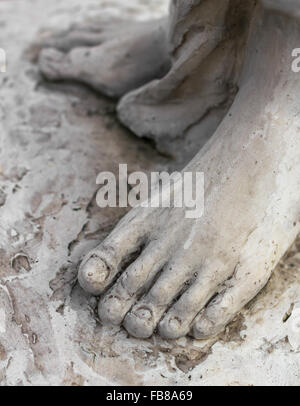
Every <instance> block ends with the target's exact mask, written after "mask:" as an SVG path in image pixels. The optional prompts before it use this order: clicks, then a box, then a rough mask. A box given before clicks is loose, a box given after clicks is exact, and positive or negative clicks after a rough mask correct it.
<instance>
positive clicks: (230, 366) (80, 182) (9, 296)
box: [0, 0, 300, 385]
mask: <svg viewBox="0 0 300 406" xmlns="http://www.w3.org/2000/svg"><path fill="white" fill-rule="evenodd" d="M165 9H166V2H162V1H159V0H155V1H154V0H152V1H151V4H150V5H147V4H144V3H142V2H139V1H138V0H130V2H129V1H126V3H125V2H122V1H120V0H110V1H106V2H104V1H101V0H86V1H85V2H82V1H81V0H65V1H64V4H63V6H62V4H61V2H60V1H58V0H52V1H51V2H45V1H42V0H27V1H26V2H13V1H10V2H1V4H0V15H1V17H0V26H1V42H0V47H1V48H4V49H5V50H6V53H7V57H8V66H7V73H6V74H0V88H1V98H0V117H1V122H0V136H1V168H0V176H1V177H0V189H1V190H2V191H3V193H5V197H6V198H5V199H2V200H1V202H3V204H2V206H1V207H0V218H1V228H0V252H1V256H0V382H1V385H37V384H46V385H54V384H58V385H61V384H63V385H105V384H137V385H142V384H150V385H151V384H155V385H178V384H182V385H185V384H187V385H188V384H192V385H214V384H218V385H261V384H265V385H299V383H300V375H299V366H300V354H299V335H300V330H299V327H297V324H299V318H300V316H299V311H298V310H297V309H299V304H298V303H299V300H300V299H299V298H300V260H299V255H300V254H299V251H300V243H299V242H298V244H297V243H296V244H295V245H294V247H292V249H291V250H290V252H289V254H288V255H287V256H286V258H285V259H284V260H283V261H282V262H281V264H279V266H278V267H277V270H276V271H275V273H274V275H273V277H272V279H271V281H270V282H269V284H268V285H267V287H266V288H265V289H264V290H263V291H262V292H261V293H260V294H259V296H258V297H257V298H255V300H253V301H252V302H251V303H250V304H249V305H248V306H247V308H246V309H245V310H244V311H243V312H242V314H240V315H239V316H238V317H237V318H236V320H235V321H234V322H233V323H231V325H230V326H229V327H228V328H227V329H226V332H225V333H223V334H222V335H221V336H219V337H216V338H214V339H211V340H208V341H197V340H192V339H187V338H184V339H180V340H178V341H176V342H167V341H164V340H162V339H161V338H159V337H156V336H154V337H153V338H151V339H149V340H137V339H131V338H129V337H128V336H127V334H126V332H125V331H124V330H123V329H118V328H117V329H110V328H107V327H105V328H104V327H103V326H101V325H100V323H98V321H97V318H96V316H95V312H94V310H95V308H96V305H97V303H96V300H95V299H94V298H93V297H91V296H89V295H87V294H85V293H84V292H83V291H82V289H80V287H79V286H78V284H77V281H76V275H77V266H78V262H79V261H80V259H81V258H82V256H83V255H84V254H85V253H86V252H87V251H88V250H89V249H91V248H93V247H94V246H96V245H97V244H98V242H99V241H100V240H101V239H103V238H104V237H105V235H107V233H108V232H109V231H110V230H111V229H112V227H113V226H114V224H115V223H116V222H117V220H118V219H119V218H120V217H121V216H122V215H123V214H124V212H123V211H122V210H120V209H109V210H100V209H99V208H97V207H96V205H95V201H94V197H95V192H96V190H97V185H96V183H95V180H96V176H97V174H98V172H99V171H101V170H105V171H107V170H110V171H117V169H118V164H119V163H120V162H127V163H128V165H129V170H131V171H134V170H146V171H149V170H153V169H157V168H166V167H168V166H169V165H172V164H171V163H170V162H168V161H166V160H165V159H164V158H162V157H160V156H159V155H158V154H157V153H156V152H155V151H154V150H153V149H152V148H151V147H150V146H149V145H148V144H146V143H144V142H143V141H141V140H139V139H136V138H135V137H133V136H132V135H131V134H129V133H128V132H126V131H125V130H124V128H122V127H121V126H119V124H118V123H117V121H116V119H115V115H114V114H113V111H114V106H113V104H112V103H111V102H110V101H108V100H106V99H104V98H99V97H97V96H95V94H93V93H92V92H90V91H89V90H87V89H85V88H83V87H79V86H73V85H51V86H49V85H45V84H44V83H43V82H41V78H40V76H39V74H38V69H37V67H36V66H35V65H34V64H33V63H32V62H31V61H32V60H34V56H35V50H34V49H33V48H32V47H31V48H30V49H29V47H30V45H31V44H32V43H33V42H34V40H35V39H36V38H37V36H38V33H39V32H40V30H41V29H44V30H55V29H57V28H58V27H59V28H63V27H65V28H66V27H68V25H69V24H70V23H74V22H76V21H80V20H82V19H84V18H86V17H91V16H93V17H94V16H95V14H96V13H97V12H98V11H97V10H99V14H101V16H102V17H103V14H104V15H105V13H107V15H109V14H110V15H120V13H122V14H123V15H124V14H126V15H127V16H128V17H130V16H132V17H134V18H148V17H150V16H159V15H161V13H162V12H163V10H165ZM1 196H2V195H1Z"/></svg>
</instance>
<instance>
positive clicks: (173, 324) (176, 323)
mask: <svg viewBox="0 0 300 406" xmlns="http://www.w3.org/2000/svg"><path fill="white" fill-rule="evenodd" d="M169 327H170V328H171V329H172V330H173V331H177V330H179V329H180V328H181V320H180V319H179V318H178V317H172V318H171V319H170V320H169Z"/></svg>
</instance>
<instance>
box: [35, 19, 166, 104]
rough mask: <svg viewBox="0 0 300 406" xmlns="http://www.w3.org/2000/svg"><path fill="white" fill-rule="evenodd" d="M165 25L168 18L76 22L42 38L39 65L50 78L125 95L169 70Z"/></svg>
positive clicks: (116, 95)
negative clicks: (81, 23) (65, 28)
mask: <svg viewBox="0 0 300 406" xmlns="http://www.w3.org/2000/svg"><path fill="white" fill-rule="evenodd" d="M165 27H166V21H165V20H164V19H163V20H155V21H148V22H133V21H123V20H115V21H111V22H110V23H107V22H106V23H105V22H103V23H99V24H97V25H95V24H90V25H88V24H87V25H86V26H84V27H72V28H71V29H69V30H67V31H64V32H62V33H58V34H55V35H53V36H52V37H51V38H49V39H47V40H46V41H44V43H43V47H44V49H43V50H42V51H41V53H40V56H39V66H40V70H41V72H42V73H43V75H44V76H45V77H46V78H47V79H48V80H55V81H56V80H75V81H79V82H82V83H85V84H87V85H89V86H91V87H92V88H94V89H95V90H97V91H99V92H101V93H103V94H105V95H108V96H111V97H121V96H122V95H124V94H125V93H127V92H129V91H130V90H132V89H136V88H137V87H139V86H142V85H143V84H145V83H147V82H149V81H150V80H152V79H154V78H159V77H161V76H163V75H164V74H165V73H166V72H167V71H168V69H169V67H170V59H169V52H168V44H167V38H166V32H165V31H166V30H165Z"/></svg>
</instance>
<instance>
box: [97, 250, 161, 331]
mask: <svg viewBox="0 0 300 406" xmlns="http://www.w3.org/2000/svg"><path fill="white" fill-rule="evenodd" d="M166 251H167V247H164V249H162V246H161V245H157V244H155V245H154V244H150V245H149V246H147V247H146V248H145V249H144V251H143V252H142V253H141V255H140V256H139V257H138V258H137V259H136V261H134V262H133V263H132V264H131V265H130V266H129V267H128V268H127V269H126V271H125V272H124V273H123V274H122V275H121V276H120V278H119V279H118V280H117V282H116V283H115V284H114V286H113V287H112V288H111V289H110V290H109V292H107V293H106V294H105V295H104V297H103V298H102V299H101V300H100V302H99V308H98V313H99V318H100V319H101V321H102V322H104V323H110V324H114V325H120V324H121V323H122V321H123V319H124V317H125V315H126V313H127V312H128V311H129V310H130V308H131V307H132V306H133V304H134V303H135V301H136V300H137V296H138V295H140V294H141V292H142V291H143V290H144V289H145V287H146V285H147V284H149V283H151V281H152V280H153V278H155V276H156V274H157V273H158V272H159V271H160V270H161V269H162V267H163V265H164V263H165V260H166V258H165V257H164V254H163V253H164V252H166Z"/></svg>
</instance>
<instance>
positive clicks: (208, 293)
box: [159, 262, 226, 339]
mask: <svg viewBox="0 0 300 406" xmlns="http://www.w3.org/2000/svg"><path fill="white" fill-rule="evenodd" d="M194 278H195V279H194V281H193V283H192V284H191V285H190V287H189V288H188V289H187V290H186V291H185V292H184V293H183V294H182V296H181V297H180V298H179V299H178V301H177V302H176V303H175V304H174V305H173V306H172V307H171V308H170V310H169V311H168V313H167V314H166V315H165V317H164V318H163V319H162V321H161V322H160V324H159V333H160V335H161V336H162V337H164V338H168V339H176V338H179V337H183V336H185V335H186V334H188V332H189V330H190V326H191V324H192V322H193V320H194V319H195V317H196V316H197V314H198V313H199V312H200V311H201V310H202V309H203V307H204V306H205V304H206V303H207V302H208V301H209V299H210V298H211V297H212V296H213V295H214V294H215V292H216V289H217V286H218V285H219V284H220V283H222V282H223V281H224V278H226V271H225V272H224V265H223V264H221V263H216V262H214V263H213V264H211V265H210V266H206V267H203V268H202V269H200V270H199V271H198V272H196V273H195V274H194Z"/></svg>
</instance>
